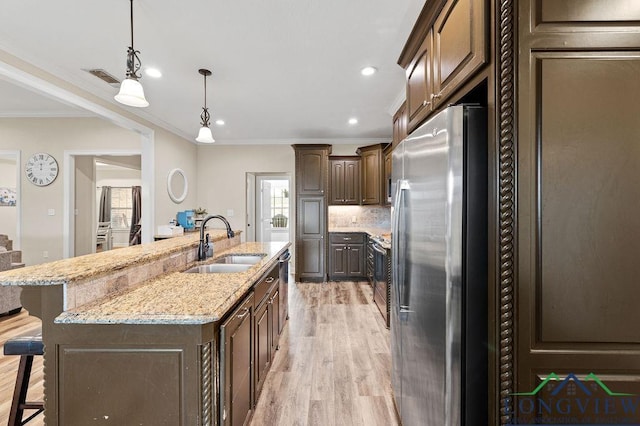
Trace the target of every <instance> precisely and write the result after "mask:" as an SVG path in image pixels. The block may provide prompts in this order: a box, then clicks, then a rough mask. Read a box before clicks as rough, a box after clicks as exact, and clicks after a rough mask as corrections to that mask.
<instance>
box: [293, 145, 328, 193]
mask: <svg viewBox="0 0 640 426" xmlns="http://www.w3.org/2000/svg"><path fill="white" fill-rule="evenodd" d="M294 149H295V150H296V191H297V195H324V193H325V191H326V190H327V185H328V166H327V165H328V157H329V154H330V153H331V145H294Z"/></svg>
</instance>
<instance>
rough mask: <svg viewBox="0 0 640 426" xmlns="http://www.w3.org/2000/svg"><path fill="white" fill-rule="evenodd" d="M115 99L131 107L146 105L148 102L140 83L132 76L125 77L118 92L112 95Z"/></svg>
mask: <svg viewBox="0 0 640 426" xmlns="http://www.w3.org/2000/svg"><path fill="white" fill-rule="evenodd" d="M114 98H115V100H116V101H118V102H120V103H121V104H124V105H128V106H132V107H138V108H142V107H146V106H149V102H148V101H147V100H146V99H145V97H144V90H143V89H142V84H140V82H138V80H134V79H132V78H125V79H124V80H122V84H121V85H120V92H118V94H117V95H116V96H115V97H114Z"/></svg>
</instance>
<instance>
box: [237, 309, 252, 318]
mask: <svg viewBox="0 0 640 426" xmlns="http://www.w3.org/2000/svg"><path fill="white" fill-rule="evenodd" d="M248 313H249V308H244V312H242V313H241V314H239V315H238V316H237V317H236V318H238V319H242V318H244V317H246V316H247V314H248Z"/></svg>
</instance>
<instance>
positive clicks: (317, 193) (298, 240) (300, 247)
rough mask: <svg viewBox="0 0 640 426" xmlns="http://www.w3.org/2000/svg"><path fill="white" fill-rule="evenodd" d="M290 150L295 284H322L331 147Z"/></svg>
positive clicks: (305, 146)
mask: <svg viewBox="0 0 640 426" xmlns="http://www.w3.org/2000/svg"><path fill="white" fill-rule="evenodd" d="M293 149H294V150H295V155H296V208H297V211H296V236H295V245H296V267H295V271H296V281H324V279H325V277H326V270H325V269H326V268H325V259H326V251H327V245H326V239H325V236H326V229H327V195H328V194H327V192H328V187H329V182H328V180H329V179H328V178H329V154H331V145H293Z"/></svg>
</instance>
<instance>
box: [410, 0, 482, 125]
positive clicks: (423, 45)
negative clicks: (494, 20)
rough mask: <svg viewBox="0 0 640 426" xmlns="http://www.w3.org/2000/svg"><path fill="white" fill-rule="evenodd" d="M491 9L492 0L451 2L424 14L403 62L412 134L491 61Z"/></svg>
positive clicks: (435, 4) (439, 5)
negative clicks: (489, 13) (490, 2)
mask: <svg viewBox="0 0 640 426" xmlns="http://www.w3.org/2000/svg"><path fill="white" fill-rule="evenodd" d="M443 3H444V4H443ZM486 6H487V0H447V1H446V2H432V3H431V7H427V8H425V10H424V11H423V14H422V15H421V16H420V18H419V20H418V23H417V24H416V27H415V28H414V30H413V32H412V33H411V36H410V38H409V41H408V42H407V45H406V46H405V49H404V51H403V52H402V56H401V57H400V60H399V63H400V65H402V66H403V67H404V68H405V71H406V84H407V86H406V95H407V102H406V115H407V120H408V123H407V131H408V132H411V131H413V129H415V128H416V127H417V126H418V125H419V124H421V123H422V122H423V121H424V120H425V119H426V118H427V117H428V116H429V115H430V114H431V113H432V112H433V111H435V110H436V109H438V108H439V107H441V106H443V105H446V102H447V101H448V100H449V98H450V97H451V95H452V94H453V93H454V92H455V91H456V90H457V89H459V88H460V87H461V86H462V84H463V83H465V82H466V81H468V80H469V79H470V78H471V77H472V76H473V75H474V74H475V73H476V72H477V71H478V70H479V68H480V67H481V66H482V65H484V64H485V63H486V62H487V59H488V54H487V49H488V24H487V10H488V8H487V7H486Z"/></svg>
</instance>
